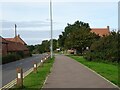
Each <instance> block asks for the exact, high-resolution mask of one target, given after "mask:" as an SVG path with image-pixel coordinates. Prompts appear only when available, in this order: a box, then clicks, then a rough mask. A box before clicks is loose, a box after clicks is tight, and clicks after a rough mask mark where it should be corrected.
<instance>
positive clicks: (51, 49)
mask: <svg viewBox="0 0 120 90" xmlns="http://www.w3.org/2000/svg"><path fill="white" fill-rule="evenodd" d="M50 25H51V45H50V52H51V58H53V37H52V35H53V31H52V30H53V25H52V2H51V0H50Z"/></svg>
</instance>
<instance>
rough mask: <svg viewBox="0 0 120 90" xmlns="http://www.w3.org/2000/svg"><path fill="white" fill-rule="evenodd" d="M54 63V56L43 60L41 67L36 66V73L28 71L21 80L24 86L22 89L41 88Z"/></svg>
mask: <svg viewBox="0 0 120 90" xmlns="http://www.w3.org/2000/svg"><path fill="white" fill-rule="evenodd" d="M53 63H54V58H53V59H50V60H47V61H45V63H44V64H43V67H38V72H37V73H34V72H32V73H30V74H29V75H28V76H26V77H25V78H24V80H23V85H24V88H23V89H22V90H30V89H32V90H34V89H35V90H36V89H39V90H40V88H42V86H43V84H44V81H45V79H46V77H47V75H48V74H49V73H50V69H51V67H52V65H53Z"/></svg>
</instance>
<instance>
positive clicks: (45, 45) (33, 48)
mask: <svg viewBox="0 0 120 90" xmlns="http://www.w3.org/2000/svg"><path fill="white" fill-rule="evenodd" d="M50 43H51V40H44V41H42V43H41V44H38V45H30V46H28V48H29V50H30V52H31V53H33V54H36V53H45V52H50ZM56 48H57V40H56V39H53V51H54V50H56Z"/></svg>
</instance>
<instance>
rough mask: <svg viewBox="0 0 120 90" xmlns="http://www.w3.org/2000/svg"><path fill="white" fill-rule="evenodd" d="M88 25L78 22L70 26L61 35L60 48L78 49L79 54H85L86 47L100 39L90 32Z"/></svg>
mask: <svg viewBox="0 0 120 90" xmlns="http://www.w3.org/2000/svg"><path fill="white" fill-rule="evenodd" d="M90 30H91V29H90V26H89V24H88V23H84V22H81V21H76V22H75V23H74V24H72V25H71V24H68V25H67V26H66V27H65V30H64V32H62V35H59V39H58V43H59V47H61V48H64V49H67V50H68V49H76V50H77V51H78V52H79V53H81V54H82V53H83V51H84V50H85V48H86V47H90V46H91V44H92V43H93V42H94V41H95V40H96V39H99V36H98V35H96V34H94V33H91V32H90Z"/></svg>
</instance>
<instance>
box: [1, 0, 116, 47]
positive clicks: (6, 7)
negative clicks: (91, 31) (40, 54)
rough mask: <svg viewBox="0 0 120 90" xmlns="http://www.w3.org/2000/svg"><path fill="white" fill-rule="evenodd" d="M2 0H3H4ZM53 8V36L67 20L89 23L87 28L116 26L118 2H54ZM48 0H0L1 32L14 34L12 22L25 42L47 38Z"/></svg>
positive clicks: (48, 36)
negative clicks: (7, 0)
mask: <svg viewBox="0 0 120 90" xmlns="http://www.w3.org/2000/svg"><path fill="white" fill-rule="evenodd" d="M5 1H6V0H5ZM52 8H53V9H52V10H53V38H55V39H57V38H58V37H59V35H60V34H61V33H62V31H64V28H65V27H66V26H67V23H70V24H73V23H74V22H75V21H77V20H79V21H83V22H85V23H89V25H90V27H91V28H106V27H107V26H110V30H113V29H117V28H118V2H117V0H116V2H112V1H111V2H108V1H106V2H105V0H104V2H95V1H92V2H87V1H86V2H82V1H81V2H78V1H75V0H74V1H71V0H70V2H64V1H63V2H55V1H53V3H52ZM49 12H50V11H49V2H48V1H45V2H29V1H27V2H1V3H0V24H1V26H2V28H1V31H2V32H1V36H2V37H4V38H11V37H14V24H17V34H20V36H21V38H22V39H23V40H24V41H25V42H26V43H27V44H28V45H35V44H40V43H41V42H42V41H43V40H46V39H48V40H49V39H50V15H49Z"/></svg>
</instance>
